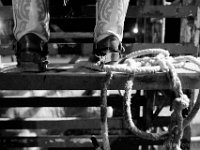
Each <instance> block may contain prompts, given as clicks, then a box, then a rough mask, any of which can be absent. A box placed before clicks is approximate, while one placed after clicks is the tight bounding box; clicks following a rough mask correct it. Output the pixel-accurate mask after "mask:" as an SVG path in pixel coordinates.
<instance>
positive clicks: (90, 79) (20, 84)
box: [0, 68, 200, 90]
mask: <svg viewBox="0 0 200 150" xmlns="http://www.w3.org/2000/svg"><path fill="white" fill-rule="evenodd" d="M189 69H192V68H189ZM194 70H195V69H194ZM105 75H106V73H104V72H102V73H86V72H84V71H83V72H65V71H61V72H59V69H57V71H56V72H55V73H53V72H45V73H0V90H100V89H102V84H103V81H104V80H105ZM178 75H179V77H180V80H181V82H182V87H183V89H198V88H199V87H200V80H199V75H200V74H199V72H196V71H184V70H181V71H179V72H178ZM127 78H128V75H127V74H123V73H114V75H113V79H112V80H111V83H110V86H109V87H108V89H110V90H123V89H124V84H125V82H126V80H127ZM170 88H171V86H170V83H169V79H168V75H167V73H162V72H160V73H155V74H140V75H139V74H138V75H136V76H135V78H134V85H133V89H136V90H156V89H170Z"/></svg>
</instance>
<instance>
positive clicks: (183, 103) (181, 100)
mask: <svg viewBox="0 0 200 150" xmlns="http://www.w3.org/2000/svg"><path fill="white" fill-rule="evenodd" d="M189 103H190V100H189V98H188V97H187V95H185V94H182V95H181V96H180V97H177V98H175V100H174V104H173V109H174V110H183V109H185V108H187V107H189Z"/></svg>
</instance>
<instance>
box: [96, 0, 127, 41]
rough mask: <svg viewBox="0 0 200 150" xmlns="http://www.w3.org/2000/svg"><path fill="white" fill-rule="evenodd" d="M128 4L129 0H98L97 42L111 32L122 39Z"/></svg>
mask: <svg viewBox="0 0 200 150" xmlns="http://www.w3.org/2000/svg"><path fill="white" fill-rule="evenodd" d="M128 5H129V0H97V5H96V13H97V14H96V26H95V29H94V41H95V42H98V41H100V40H101V39H103V38H105V37H107V36H108V35H110V34H114V35H116V36H117V37H118V38H119V40H120V41H122V38H123V30H124V21H125V17H126V12H127V9H128Z"/></svg>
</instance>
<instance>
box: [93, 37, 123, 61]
mask: <svg viewBox="0 0 200 150" xmlns="http://www.w3.org/2000/svg"><path fill="white" fill-rule="evenodd" d="M122 52H124V48H123V47H122V44H121V42H120V41H119V39H118V38H117V37H116V36H115V35H110V36H108V37H106V38H104V39H102V40H101V41H99V42H97V43H94V48H93V56H92V57H91V58H90V61H91V62H94V63H97V62H100V63H103V64H114V63H116V62H118V61H119V60H120V59H121V58H122Z"/></svg>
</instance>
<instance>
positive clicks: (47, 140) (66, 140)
mask: <svg viewBox="0 0 200 150" xmlns="http://www.w3.org/2000/svg"><path fill="white" fill-rule="evenodd" d="M90 138H91V136H42V137H2V136H1V137H0V145H1V147H6V148H8V147H60V148H62V147H66V148H84V147H87V148H94V147H93V145H92V143H91V140H90ZM96 138H97V141H98V142H99V143H100V144H101V145H102V138H101V137H100V136H96ZM109 141H110V144H111V148H112V147H114V146H118V148H119V147H121V148H122V146H124V145H126V146H128V145H132V146H133V145H138V144H139V145H141V144H144V143H145V144H149V145H162V144H163V142H164V141H151V140H143V139H140V138H138V137H135V136H133V135H125V136H114V135H110V136H109ZM127 144H128V145H127ZM120 145H121V146H120Z"/></svg>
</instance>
